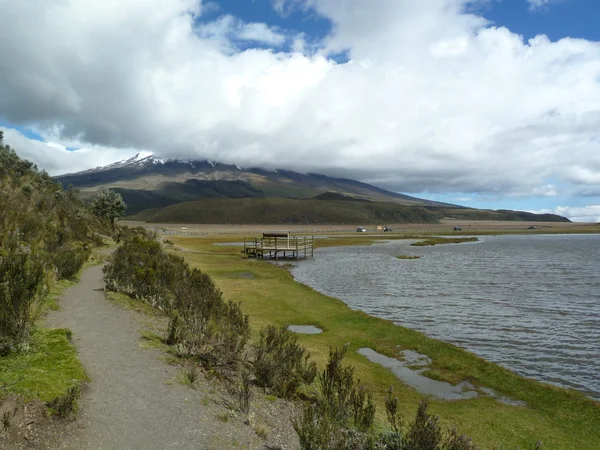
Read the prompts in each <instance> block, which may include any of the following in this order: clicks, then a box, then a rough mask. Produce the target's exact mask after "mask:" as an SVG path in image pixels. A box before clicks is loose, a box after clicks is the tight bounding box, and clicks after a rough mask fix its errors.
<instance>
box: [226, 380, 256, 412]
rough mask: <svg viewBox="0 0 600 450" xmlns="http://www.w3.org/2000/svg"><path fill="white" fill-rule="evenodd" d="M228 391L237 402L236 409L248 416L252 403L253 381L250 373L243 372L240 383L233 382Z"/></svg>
mask: <svg viewBox="0 0 600 450" xmlns="http://www.w3.org/2000/svg"><path fill="white" fill-rule="evenodd" d="M228 391H229V394H230V395H231V396H232V397H233V398H234V400H235V409H237V410H238V411H240V412H241V413H243V414H248V413H249V412H250V403H251V401H252V379H251V376H250V373H249V372H248V371H246V370H244V371H242V374H241V376H240V380H239V382H238V383H234V382H231V383H230V384H229V386H228Z"/></svg>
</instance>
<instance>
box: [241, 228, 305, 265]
mask: <svg viewBox="0 0 600 450" xmlns="http://www.w3.org/2000/svg"><path fill="white" fill-rule="evenodd" d="M314 242H315V238H314V236H291V235H290V233H289V232H282V233H263V235H262V237H250V238H246V237H245V238H244V250H243V253H245V254H246V255H248V258H264V259H306V258H312V257H313V256H314V248H315V247H314Z"/></svg>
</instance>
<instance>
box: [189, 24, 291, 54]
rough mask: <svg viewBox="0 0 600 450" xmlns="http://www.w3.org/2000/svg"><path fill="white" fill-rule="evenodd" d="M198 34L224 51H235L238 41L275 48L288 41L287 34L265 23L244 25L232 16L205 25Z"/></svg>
mask: <svg viewBox="0 0 600 450" xmlns="http://www.w3.org/2000/svg"><path fill="white" fill-rule="evenodd" d="M195 31H196V34H197V35H198V36H199V37H201V38H204V39H210V40H212V41H213V43H216V42H218V43H219V44H220V45H221V48H222V49H229V52H230V53H231V52H234V51H235V43H236V42H237V41H247V42H251V43H255V44H266V45H271V46H275V47H279V46H281V45H283V44H284V43H285V41H286V36H285V34H283V33H281V32H279V31H278V30H277V29H275V28H273V27H269V26H268V25H266V24H264V23H258V22H251V23H244V22H242V21H241V20H239V19H236V18H235V17H233V16H230V15H224V16H221V17H219V18H218V19H216V20H214V21H212V22H208V23H203V24H201V25H200V26H198V27H197V28H196V29H195Z"/></svg>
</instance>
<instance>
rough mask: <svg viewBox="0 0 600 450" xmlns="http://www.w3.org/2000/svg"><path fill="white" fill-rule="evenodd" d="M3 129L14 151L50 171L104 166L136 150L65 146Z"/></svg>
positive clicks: (58, 173) (55, 173)
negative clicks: (71, 149)
mask: <svg viewBox="0 0 600 450" xmlns="http://www.w3.org/2000/svg"><path fill="white" fill-rule="evenodd" d="M0 129H1V130H2V131H4V142H5V143H8V144H9V145H10V146H11V147H13V148H14V149H15V150H18V154H19V155H20V156H21V157H23V158H25V159H28V160H30V161H34V162H36V163H37V164H39V167H38V168H39V169H40V170H41V169H44V170H46V171H47V172H48V173H49V174H50V175H60V174H63V173H65V172H79V171H82V170H86V169H90V168H92V167H97V166H105V165H108V164H110V163H112V162H115V161H120V160H122V159H126V158H129V157H131V156H133V155H135V154H136V153H138V152H139V150H137V149H133V148H111V147H103V146H98V145H90V146H87V147H84V148H80V149H78V150H75V151H69V150H67V147H66V146H65V145H64V144H60V143H58V142H52V141H49V142H40V141H36V140H33V139H29V138H27V137H26V136H24V135H23V134H22V133H20V132H19V131H17V130H14V129H11V128H4V127H0Z"/></svg>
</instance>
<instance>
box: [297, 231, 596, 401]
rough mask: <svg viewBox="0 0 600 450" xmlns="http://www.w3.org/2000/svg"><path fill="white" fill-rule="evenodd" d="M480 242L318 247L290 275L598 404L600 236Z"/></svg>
mask: <svg viewBox="0 0 600 450" xmlns="http://www.w3.org/2000/svg"><path fill="white" fill-rule="evenodd" d="M480 239H481V241H480V242H476V243H464V244H447V245H438V246H435V247H411V246H410V245H409V244H410V243H409V242H407V241H395V242H394V241H392V242H389V243H385V244H381V245H374V246H371V247H339V248H328V249H320V250H318V251H317V252H316V255H315V258H314V259H313V260H306V261H301V262H299V263H298V265H297V267H295V268H294V269H292V274H293V275H294V277H295V278H296V280H298V281H300V282H302V283H305V284H307V285H309V286H311V287H313V288H315V289H317V290H318V291H320V292H322V293H324V294H327V295H330V296H333V297H337V298H339V299H341V300H343V301H345V302H346V303H347V304H348V305H350V306H351V307H352V308H355V309H360V310H363V311H365V312H367V313H369V314H371V315H374V316H378V317H382V318H386V319H391V320H393V321H394V322H396V323H397V324H399V325H403V326H406V327H408V328H412V329H415V330H419V331H422V332H424V333H426V334H428V335H429V336H432V337H435V338H438V339H442V340H445V341H448V342H452V343H454V344H456V345H459V346H461V347H463V348H465V349H467V350H470V351H472V352H473V353H475V354H477V355H479V356H481V357H483V358H485V359H487V360H489V361H494V362H497V363H499V364H501V365H503V366H505V367H507V368H509V369H511V370H513V371H515V372H517V373H519V374H522V375H524V376H527V377H531V378H535V379H538V380H541V381H545V382H549V383H554V384H557V385H559V386H564V387H572V388H575V389H578V390H580V391H581V392H583V393H585V394H586V395H588V396H590V397H592V398H595V399H598V400H600V235H552V236H540V235H534V236H484V237H480ZM397 255H420V256H421V258H420V259H415V260H399V259H396V256H397Z"/></svg>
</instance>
